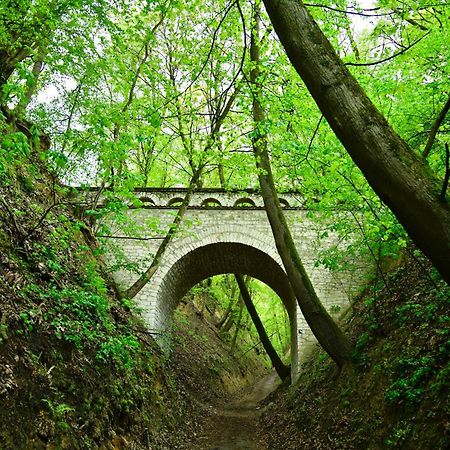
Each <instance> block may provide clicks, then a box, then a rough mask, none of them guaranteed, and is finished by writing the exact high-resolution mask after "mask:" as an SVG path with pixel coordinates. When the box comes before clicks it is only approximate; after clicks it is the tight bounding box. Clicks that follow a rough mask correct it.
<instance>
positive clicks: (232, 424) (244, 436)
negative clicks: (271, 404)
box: [193, 372, 280, 450]
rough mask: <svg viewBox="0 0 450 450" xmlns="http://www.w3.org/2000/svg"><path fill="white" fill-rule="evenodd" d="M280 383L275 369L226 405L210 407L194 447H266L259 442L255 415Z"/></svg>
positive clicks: (220, 449) (248, 449)
mask: <svg viewBox="0 0 450 450" xmlns="http://www.w3.org/2000/svg"><path fill="white" fill-rule="evenodd" d="M279 384H280V381H279V378H278V376H277V374H276V372H273V373H271V374H269V375H267V376H266V377H264V378H262V379H261V380H259V381H258V382H257V383H256V384H254V385H252V386H250V387H249V388H247V389H245V390H244V391H242V392H241V393H240V394H238V396H236V398H234V399H233V400H231V401H230V402H229V403H228V404H223V405H219V406H216V407H214V408H212V411H211V415H210V416H209V417H207V418H206V421H207V423H206V425H205V427H204V432H203V433H202V435H201V436H199V437H198V439H197V442H196V445H195V446H194V447H193V449H195V450H267V449H266V447H264V446H262V444H261V443H259V432H258V417H259V415H260V414H261V412H262V410H263V409H262V408H260V407H259V406H258V404H259V402H261V401H262V400H264V398H266V397H267V396H268V395H269V394H270V393H271V392H272V391H274V390H275V389H276V388H277V386H278V385H279Z"/></svg>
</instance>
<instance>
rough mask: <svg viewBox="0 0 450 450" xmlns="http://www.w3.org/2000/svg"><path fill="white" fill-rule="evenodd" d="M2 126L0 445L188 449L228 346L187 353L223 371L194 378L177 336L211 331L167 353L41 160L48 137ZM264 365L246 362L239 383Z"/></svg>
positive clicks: (205, 345) (206, 345)
mask: <svg viewBox="0 0 450 450" xmlns="http://www.w3.org/2000/svg"><path fill="white" fill-rule="evenodd" d="M4 126H5V129H4V132H5V133H4V135H3V138H2V142H1V144H2V153H1V154H0V163H1V167H2V172H1V174H0V201H1V202H0V203H1V204H0V226H1V227H0V250H1V257H0V258H1V259H0V281H1V282H0V405H1V406H0V448H1V449H4V450H6V449H18V448H20V449H33V450H35V449H39V448H49V446H50V447H52V448H67V449H75V448H161V449H163V448H170V449H172V448H185V447H183V445H184V444H183V441H185V440H187V436H188V435H191V434H192V433H193V430H194V429H195V428H197V427H198V414H199V412H200V411H198V412H197V413H195V412H194V411H193V408H194V409H195V408H196V407H197V406H198V405H197V403H196V402H195V401H194V397H195V398H198V395H197V393H196V392H195V395H194V390H196V388H197V387H198V384H199V380H203V382H207V383H208V385H207V388H206V389H205V392H210V391H212V390H213V389H215V390H216V391H219V387H220V381H219V380H220V379H221V376H222V373H224V372H225V371H228V372H227V373H232V372H233V370H236V367H235V365H233V364H231V363H230V364H229V365H227V366H226V367H225V366H224V367H216V366H214V365H211V362H210V361H207V360H205V359H204V358H205V357H206V356H207V355H208V354H211V355H215V356H214V357H215V358H217V359H220V358H222V357H223V354H221V353H220V352H221V350H220V348H219V350H217V347H214V351H213V350H211V345H212V344H211V343H210V342H209V340H208V339H207V341H206V342H205V341H204V340H200V343H201V345H202V346H203V347H202V348H204V349H206V350H205V352H204V353H202V354H201V357H200V356H198V355H194V354H193V353H192V352H189V358H190V359H189V364H192V365H194V366H196V365H199V366H205V365H207V364H208V363H209V365H210V367H212V368H213V369H214V368H215V371H216V372H214V373H212V372H211V371H210V369H207V370H206V372H205V369H203V372H201V373H200V374H197V375H196V374H195V373H194V375H192V377H190V376H189V372H190V370H191V369H190V368H189V364H187V362H186V364H184V365H180V364H179V360H180V358H178V360H177V355H178V356H179V355H181V354H182V351H184V352H185V353H186V354H188V352H187V350H186V349H185V347H182V350H180V345H181V343H182V342H184V343H185V344H186V343H187V342H189V346H190V348H191V349H192V348H194V347H195V346H196V345H198V344H195V342H196V340H197V341H199V338H198V336H199V335H203V334H204V333H203V332H199V333H198V336H197V335H195V336H191V335H190V334H188V329H186V330H184V332H180V331H179V332H178V333H177V334H176V336H178V338H177V339H178V340H177V342H178V347H177V348H178V350H175V352H174V354H173V355H172V357H171V358H168V357H167V356H166V355H164V354H162V353H161V350H160V349H159V347H158V346H157V345H156V344H155V342H154V340H153V338H152V337H151V336H149V335H148V333H147V331H146V329H145V327H144V326H143V325H142V324H141V323H140V320H139V318H138V315H137V314H136V312H135V311H134V307H133V304H132V303H131V302H129V301H127V300H119V299H118V298H117V296H116V295H115V291H114V289H113V288H112V287H111V286H109V285H108V283H107V282H106V281H105V278H104V275H105V274H104V272H103V269H102V265H101V263H100V262H99V260H98V259H97V258H96V256H95V252H96V247H95V246H94V247H91V245H90V244H92V235H91V233H90V230H89V227H88V226H87V225H86V224H85V223H84V222H82V221H80V220H78V219H77V218H76V217H75V215H74V213H73V211H72V208H71V205H68V204H67V202H66V200H65V197H64V192H63V190H62V189H61V188H60V187H59V186H58V184H57V183H56V182H55V180H54V178H53V177H52V175H51V174H50V173H48V172H46V171H45V170H43V169H42V162H41V159H42V158H44V157H45V154H44V153H43V146H44V149H45V139H43V138H42V137H41V138H40V137H39V136H38V135H37V134H36V136H35V138H32V137H31V136H28V137H27V136H26V135H25V134H23V133H22V132H20V131H18V130H17V129H14V128H13V127H8V126H6V125H4ZM24 126H26V125H24ZM184 320H186V319H184ZM197 327H200V325H197ZM191 332H192V330H191ZM188 339H190V340H188ZM208 349H209V350H208ZM223 351H225V350H223ZM208 352H210V353H208ZM194 356H198V358H200V359H195V357H194ZM184 358H185V360H186V359H187V358H186V357H184ZM257 367H260V366H258V365H256V366H255V365H253V366H251V370H250V369H245V368H244V369H239V370H242V371H243V375H239V376H238V377H236V379H235V380H234V382H235V384H239V382H241V381H242V380H241V378H242V379H245V376H246V375H247V374H248V373H249V372H251V373H254V374H257V373H259V371H258V370H259V369H258V370H256V368H257ZM191 371H192V370H191ZM208 371H210V373H209V376H208ZM205 373H206V375H205ZM229 376H230V375H228V377H229ZM190 378H191V384H190V383H189V380H190ZM189 386H191V388H190V389H189ZM187 417H190V419H189V420H187V419H186V418H187ZM175 429H176V430H177V433H174V430H175Z"/></svg>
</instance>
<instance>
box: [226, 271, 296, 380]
mask: <svg viewBox="0 0 450 450" xmlns="http://www.w3.org/2000/svg"><path fill="white" fill-rule="evenodd" d="M234 276H235V277H236V281H237V284H238V286H239V290H240V292H241V296H242V300H243V301H244V304H245V307H246V308H247V311H248V313H249V315H250V317H251V319H252V322H253V324H254V325H255V328H256V331H257V332H258V336H259V339H260V341H261V344H262V346H263V347H264V350H265V351H266V353H267V355H268V356H269V358H270V361H271V362H272V366H273V367H274V369H275V370H276V372H277V374H278V376H279V377H280V378H281V379H282V380H285V379H286V378H288V377H289V376H290V375H291V369H290V368H289V367H288V366H286V365H285V364H284V363H283V361H281V358H280V357H279V356H278V353H277V351H276V350H275V348H274V347H273V345H272V342H270V339H269V336H268V335H267V333H266V330H265V328H264V325H263V323H262V322H261V319H260V317H259V315H258V312H257V311H256V308H255V305H254V304H253V301H252V298H251V296H250V293H249V292H248V288H247V285H246V284H245V281H244V278H243V277H242V275H240V274H235V275H234Z"/></svg>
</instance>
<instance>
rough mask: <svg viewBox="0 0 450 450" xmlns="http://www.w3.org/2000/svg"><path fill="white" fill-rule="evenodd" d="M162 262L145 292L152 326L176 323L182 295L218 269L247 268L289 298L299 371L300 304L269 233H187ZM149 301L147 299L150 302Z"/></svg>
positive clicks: (294, 358)
mask: <svg viewBox="0 0 450 450" xmlns="http://www.w3.org/2000/svg"><path fill="white" fill-rule="evenodd" d="M166 255H167V256H166V257H165V258H163V260H162V262H161V265H160V268H159V269H158V271H157V272H156V274H155V276H154V277H153V278H152V280H151V282H150V283H149V285H148V286H146V288H144V290H145V291H147V295H145V294H144V298H145V299H144V298H142V297H141V301H140V304H141V306H142V307H143V310H144V317H145V316H146V317H145V319H146V321H147V323H148V324H149V325H150V327H151V328H152V329H153V330H154V331H156V332H161V331H163V330H165V329H168V328H169V326H170V322H171V318H172V313H173V311H174V310H175V308H176V307H177V306H178V304H179V302H180V300H181V299H182V297H183V296H184V295H185V294H186V293H187V292H188V291H189V290H190V289H191V288H192V287H194V286H195V285H196V284H197V283H199V282H201V281H202V280H204V279H206V278H209V277H211V276H214V275H220V274H225V273H241V274H245V275H250V276H251V277H253V278H257V279H258V280H260V281H262V282H263V283H265V284H266V285H267V286H269V287H270V288H271V289H272V290H273V291H274V292H275V293H276V294H277V295H278V296H279V297H280V299H281V301H282V302H283V304H284V306H285V308H286V310H287V313H288V316H289V319H290V327H291V349H292V368H293V373H296V372H294V370H296V367H297V349H298V347H297V308H296V300H295V297H294V295H293V293H292V290H291V287H290V284H289V281H288V279H287V276H286V273H285V271H284V269H283V268H282V263H281V260H280V257H279V255H278V253H277V251H276V248H275V246H274V245H273V242H268V239H267V238H266V237H265V236H257V235H256V233H255V235H251V234H249V233H248V234H244V233H242V232H237V231H233V230H219V229H216V230H212V232H211V233H209V234H208V235H207V236H203V237H202V238H201V239H198V237H196V236H187V237H185V238H182V239H179V240H177V241H176V242H175V243H174V244H173V245H171V246H170V247H169V249H168V250H167V252H166ZM146 304H147V305H146Z"/></svg>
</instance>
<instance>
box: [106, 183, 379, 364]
mask: <svg viewBox="0 0 450 450" xmlns="http://www.w3.org/2000/svg"><path fill="white" fill-rule="evenodd" d="M210 194H211V193H204V196H206V198H212V197H208V195H210ZM216 194H217V193H216ZM162 197H163V195H160V197H159V200H158V199H157V197H156V196H155V195H153V196H152V201H153V202H154V203H158V202H159V203H163V202H165V201H170V199H169V200H168V199H167V198H162ZM167 197H170V198H176V196H175V197H174V196H173V192H171V193H170V195H169V196H167ZM216 197H219V198H220V200H221V204H222V205H223V204H226V203H227V202H228V204H231V203H232V202H235V201H236V200H238V199H239V198H243V197H242V196H240V194H237V197H238V198H234V197H232V196H228V197H227V199H225V198H222V197H220V196H218V195H216ZM149 198H150V197H149ZM203 200H204V198H203V199H202V197H201V196H199V198H198V199H196V201H197V202H200V203H201V202H202V201H203ZM253 200H254V201H255V204H256V200H258V199H255V196H254V195H253ZM287 201H290V202H291V203H293V199H292V198H289V199H288V200H287ZM259 203H260V202H259V200H258V204H259ZM176 211H177V210H176V208H168V207H167V206H162V207H159V208H158V207H155V206H153V207H147V208H140V209H130V210H128V212H127V216H128V218H129V223H127V222H126V221H125V222H123V223H122V224H117V223H113V224H110V226H111V228H112V233H111V234H112V235H113V236H114V237H113V238H108V246H109V249H110V250H109V252H108V255H107V259H108V263H109V265H110V266H112V265H114V264H122V265H123V263H124V262H127V263H132V264H135V265H136V267H135V268H134V269H135V270H137V271H138V272H139V271H142V270H145V269H146V268H147V267H148V266H149V264H150V262H151V260H152V257H153V255H154V253H155V252H156V251H157V249H158V246H159V244H160V242H161V239H162V238H163V237H164V235H165V232H166V230H167V228H168V226H169V225H170V223H171V222H172V220H173V218H174V215H175V214H176ZM285 214H286V217H287V220H288V222H289V224H290V227H291V231H292V233H293V236H294V239H295V242H296V245H297V248H298V251H299V253H300V256H301V258H302V260H303V263H304V265H305V268H306V270H307V272H308V274H309V276H310V278H311V281H312V283H313V285H314V287H315V289H316V292H317V294H318V296H319V298H320V299H321V301H322V303H323V304H324V306H325V307H326V309H327V310H329V311H330V312H331V313H332V314H333V315H335V314H338V313H339V311H342V309H345V308H346V307H347V306H348V305H349V301H350V299H351V297H352V295H354V294H355V293H357V292H358V291H359V290H360V289H361V287H362V286H363V285H364V283H365V281H366V274H367V273H368V272H369V271H370V267H369V265H368V264H367V263H364V262H361V263H359V264H356V265H355V267H354V268H353V269H352V270H350V271H348V272H346V273H339V274H337V273H333V272H331V271H329V270H327V269H326V268H324V267H323V266H319V267H316V265H315V262H316V259H317V254H318V249H319V248H324V247H327V246H331V245H334V244H335V243H336V236H333V235H330V236H328V237H326V238H324V239H320V240H319V239H318V236H319V235H320V234H321V225H320V224H319V221H316V220H314V218H312V217H310V216H311V213H308V212H307V211H306V210H304V209H300V208H297V209H294V208H292V207H291V208H287V209H286V210H285ZM118 251H119V254H120V253H122V254H123V256H124V259H123V260H120V258H118V257H117V254H118ZM129 269H130V268H129V267H128V268H124V267H122V268H120V269H118V270H116V271H115V273H114V276H115V279H116V281H117V282H118V283H119V284H120V285H121V286H122V287H123V288H127V287H129V286H130V285H131V284H132V283H133V282H134V281H135V280H136V279H137V278H138V272H136V271H134V272H133V271H131V270H129ZM233 272H240V273H246V274H249V275H251V276H253V277H256V278H258V279H260V280H261V281H263V282H265V283H266V284H267V285H269V286H270V287H271V288H272V289H274V291H275V292H276V293H278V295H280V297H281V298H282V300H283V301H284V303H285V305H286V308H287V309H288V312H289V314H290V316H291V319H292V322H293V323H292V324H291V325H292V330H293V331H294V330H297V329H298V330H297V331H294V332H295V333H296V336H295V341H297V337H298V342H299V344H298V345H299V349H300V357H301V355H302V350H303V349H304V348H306V345H305V344H306V343H308V342H310V341H311V340H312V339H313V337H312V335H311V332H310V330H309V327H308V325H307V324H306V321H305V319H304V317H303V315H302V313H301V312H300V310H299V309H298V308H297V307H296V306H294V304H295V302H294V301H293V300H292V293H291V291H290V288H289V286H288V282H287V278H286V275H285V273H284V270H283V266H282V263H281V260H280V257H279V255H278V252H277V249H276V246H275V243H274V240H273V236H272V233H271V229H270V226H269V223H268V220H267V216H266V212H265V211H264V210H263V209H262V208H257V207H248V208H230V207H225V208H224V207H222V208H214V207H213V208H205V207H198V206H197V207H196V208H195V207H194V208H192V209H189V210H188V211H187V213H186V216H185V218H184V221H183V226H182V228H181V229H180V232H179V233H178V235H177V237H176V238H175V239H174V240H173V242H172V243H171V244H170V246H169V248H168V249H167V251H166V253H165V255H164V257H163V260H162V262H161V265H160V267H159V269H158V271H157V272H156V273H155V275H154V277H153V278H152V279H151V281H150V282H149V283H148V284H147V285H146V286H145V287H144V288H143V289H142V291H141V292H140V293H139V294H138V296H137V297H136V300H137V303H138V305H139V307H140V308H141V309H142V315H143V317H144V319H145V321H146V323H147V324H148V326H149V328H150V330H152V331H153V332H155V333H160V332H163V331H164V330H165V329H166V328H167V327H168V325H169V324H170V321H171V316H172V312H173V310H174V309H175V308H176V306H177V304H178V302H179V301H180V300H181V297H182V296H183V295H184V294H185V293H186V292H187V291H188V290H189V289H190V288H191V287H193V286H194V285H195V284H197V283H198V282H200V281H201V280H203V279H205V278H207V277H210V276H213V275H217V274H220V273H233ZM296 345H297V344H296Z"/></svg>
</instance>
